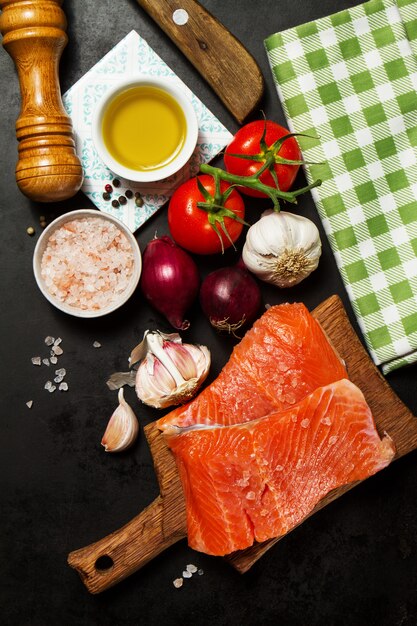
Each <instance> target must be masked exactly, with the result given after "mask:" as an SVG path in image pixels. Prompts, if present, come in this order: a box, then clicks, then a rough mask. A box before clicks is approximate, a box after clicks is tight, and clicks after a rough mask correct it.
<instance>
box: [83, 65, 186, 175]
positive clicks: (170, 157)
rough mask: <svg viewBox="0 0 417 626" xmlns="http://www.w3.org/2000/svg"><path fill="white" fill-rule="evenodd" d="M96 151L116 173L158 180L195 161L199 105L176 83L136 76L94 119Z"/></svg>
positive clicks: (109, 94)
mask: <svg viewBox="0 0 417 626" xmlns="http://www.w3.org/2000/svg"><path fill="white" fill-rule="evenodd" d="M92 134H93V141H94V145H95V147H96V150H97V152H98V154H99V156H100V158H101V159H102V161H103V162H104V163H105V164H106V165H107V167H108V168H109V169H110V170H111V171H112V172H114V173H115V174H117V175H119V176H121V177H123V178H125V179H127V180H132V181H136V182H143V183H148V182H155V181H158V180H162V179H164V178H167V177H168V176H171V175H172V174H175V173H176V172H178V170H180V169H181V168H182V167H183V166H184V165H185V164H186V163H187V161H188V160H189V159H190V157H191V155H192V153H193V151H194V149H195V146H196V143H197V138H198V121H197V116H196V113H195V110H194V107H193V105H192V104H191V102H190V100H189V99H188V98H187V97H186V95H185V94H184V93H183V91H181V89H180V88H179V87H178V85H177V84H176V83H175V81H173V80H171V79H169V78H166V77H164V78H157V77H153V76H136V77H130V78H128V79H125V80H123V81H121V82H119V83H117V84H116V85H114V86H113V87H112V88H111V89H110V90H108V91H107V92H106V94H105V95H104V96H103V98H102V99H101V100H100V102H99V103H98V105H97V108H96V110H95V112H94V117H93V123H92Z"/></svg>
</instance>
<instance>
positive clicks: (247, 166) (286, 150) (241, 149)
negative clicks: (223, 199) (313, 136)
mask: <svg viewBox="0 0 417 626" xmlns="http://www.w3.org/2000/svg"><path fill="white" fill-rule="evenodd" d="M289 134H290V131H289V130H287V129H286V128H284V127H283V126H280V125H279V124H277V123H276V122H272V121H270V120H257V121H255V122H249V124H246V125H245V126H242V128H241V129H240V130H238V132H237V133H236V135H235V136H234V138H233V139H232V142H231V143H230V144H229V145H228V146H227V148H226V151H225V155H224V164H225V167H226V170H227V171H228V172H230V173H231V174H237V175H239V176H251V175H252V174H255V173H256V172H258V171H259V169H260V168H261V167H262V166H263V165H264V163H265V161H266V157H267V155H268V154H271V153H272V154H273V157H274V158H273V159H272V168H273V170H274V171H275V176H276V180H274V177H273V175H272V174H271V172H270V171H269V170H268V169H266V170H265V171H264V172H263V173H262V174H261V175H260V177H259V180H260V181H261V182H263V183H265V185H269V186H270V187H277V184H276V183H277V181H278V188H279V189H280V190H281V191H288V190H289V189H291V187H292V185H293V183H294V180H295V178H296V176H297V172H298V170H299V168H300V161H301V152H300V148H299V146H298V143H297V141H296V139H295V138H294V137H288V139H285V141H283V142H282V145H280V146H279V144H278V145H277V144H276V142H277V141H279V140H280V139H282V138H283V137H285V136H286V135H289ZM274 144H275V146H274ZM277 148H278V149H277ZM234 155H243V158H239V156H234ZM248 156H249V157H250V156H253V157H254V159H253V160H252V159H248ZM282 160H284V161H288V160H290V161H294V163H293V164H290V163H286V162H282ZM239 190H240V191H242V193H245V194H247V195H248V196H255V197H257V198H265V197H266V196H265V194H264V193H262V192H260V191H257V190H256V189H249V188H247V187H240V188H239Z"/></svg>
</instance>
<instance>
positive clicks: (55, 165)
mask: <svg viewBox="0 0 417 626" xmlns="http://www.w3.org/2000/svg"><path fill="white" fill-rule="evenodd" d="M61 5H62V0H0V8H1V10H2V14H1V16H0V32H1V33H2V35H3V46H4V48H5V49H6V50H7V52H8V53H9V54H10V56H11V57H12V59H13V60H14V62H15V65H16V69H17V73H18V77H19V83H20V93H21V99H22V104H21V110H20V114H19V117H18V118H17V121H16V136H17V139H18V141H19V147H18V152H19V160H18V162H17V165H16V181H17V184H18V186H19V189H20V190H21V191H22V193H24V194H25V195H26V196H28V197H29V198H30V199H31V200H35V201H38V202H54V201H58V200H65V199H67V198H70V197H71V196H73V195H74V194H75V193H76V192H77V191H78V190H79V188H80V187H81V184H82V180H83V173H82V167H81V163H80V161H79V159H78V157H77V154H76V152H75V142H74V137H73V132H72V125H71V120H70V118H69V117H68V115H67V114H66V112H65V109H64V107H63V104H62V100H61V92H60V86H59V75H58V67H59V60H60V58H61V54H62V51H63V49H64V48H65V46H66V44H67V41H68V37H67V34H66V32H65V31H66V27H67V20H66V17H65V14H64V12H63V10H62V9H61Z"/></svg>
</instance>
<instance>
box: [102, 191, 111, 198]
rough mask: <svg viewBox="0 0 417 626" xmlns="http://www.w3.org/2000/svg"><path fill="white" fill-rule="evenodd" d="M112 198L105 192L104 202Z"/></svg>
mask: <svg viewBox="0 0 417 626" xmlns="http://www.w3.org/2000/svg"><path fill="white" fill-rule="evenodd" d="M110 198H111V195H110V194H109V192H108V191H105V192H104V193H103V200H110Z"/></svg>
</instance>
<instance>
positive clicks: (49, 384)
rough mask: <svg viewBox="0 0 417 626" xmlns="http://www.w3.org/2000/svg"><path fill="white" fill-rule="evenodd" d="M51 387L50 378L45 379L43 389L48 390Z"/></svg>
mask: <svg viewBox="0 0 417 626" xmlns="http://www.w3.org/2000/svg"><path fill="white" fill-rule="evenodd" d="M51 387H52V381H51V380H47V381H46V383H45V385H44V389H46V390H48V389H50V388H51Z"/></svg>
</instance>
